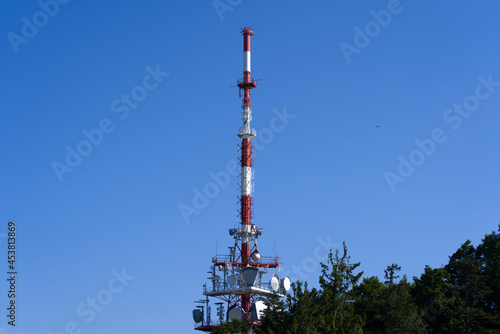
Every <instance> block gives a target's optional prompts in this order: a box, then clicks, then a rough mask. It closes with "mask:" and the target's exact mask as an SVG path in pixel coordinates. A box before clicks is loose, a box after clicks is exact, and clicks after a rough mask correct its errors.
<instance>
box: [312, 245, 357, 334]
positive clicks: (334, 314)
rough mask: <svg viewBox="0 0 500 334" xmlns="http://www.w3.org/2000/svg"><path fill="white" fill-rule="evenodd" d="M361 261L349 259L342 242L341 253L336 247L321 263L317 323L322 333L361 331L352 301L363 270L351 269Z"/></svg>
mask: <svg viewBox="0 0 500 334" xmlns="http://www.w3.org/2000/svg"><path fill="white" fill-rule="evenodd" d="M359 266H360V263H359V262H358V263H350V256H348V255H347V246H346V244H345V242H344V243H343V249H342V256H340V255H339V250H338V249H337V250H336V251H335V255H333V252H332V250H330V253H329V254H328V262H327V263H326V264H323V263H321V267H322V270H321V276H320V278H319V284H320V287H321V295H320V300H319V305H320V306H321V309H322V313H323V317H322V318H321V320H322V323H321V324H320V325H319V326H318V329H319V330H320V332H321V333H362V327H363V320H362V318H361V317H360V316H359V315H358V314H356V312H355V306H354V302H355V299H356V294H355V291H356V287H357V286H358V281H359V280H360V278H361V276H362V275H363V272H359V273H357V274H355V273H354V272H355V271H356V270H357V268H358V267H359Z"/></svg>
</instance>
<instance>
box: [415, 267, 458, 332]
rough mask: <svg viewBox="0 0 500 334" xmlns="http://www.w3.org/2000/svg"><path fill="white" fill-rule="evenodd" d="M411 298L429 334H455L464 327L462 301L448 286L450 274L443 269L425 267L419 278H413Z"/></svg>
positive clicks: (449, 285)
mask: <svg viewBox="0 0 500 334" xmlns="http://www.w3.org/2000/svg"><path fill="white" fill-rule="evenodd" d="M413 280H414V284H413V286H412V290H411V293H412V296H413V299H414V301H415V304H416V305H417V307H418V308H419V310H420V311H421V312H422V314H423V322H424V323H425V324H426V327H427V329H428V331H429V332H430V333H457V332H460V331H461V330H462V329H463V327H464V324H465V322H464V320H463V319H462V318H461V308H462V304H463V302H462V300H461V299H460V298H459V297H458V296H457V294H456V292H454V291H453V288H452V286H451V284H450V274H449V273H448V272H447V271H446V270H444V269H443V268H436V269H432V268H431V267H429V266H425V270H424V273H423V274H422V275H421V276H420V278H417V277H413Z"/></svg>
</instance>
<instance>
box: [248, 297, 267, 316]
mask: <svg viewBox="0 0 500 334" xmlns="http://www.w3.org/2000/svg"><path fill="white" fill-rule="evenodd" d="M266 308H267V305H266V303H265V302H264V300H263V299H262V298H258V299H256V300H255V301H254V302H253V304H252V307H251V308H250V317H251V319H254V320H262V318H263V317H264V310H265V309H266Z"/></svg>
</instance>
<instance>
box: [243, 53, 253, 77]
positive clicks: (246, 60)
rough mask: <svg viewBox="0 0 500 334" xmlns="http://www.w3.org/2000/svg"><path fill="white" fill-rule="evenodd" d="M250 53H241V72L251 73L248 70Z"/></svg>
mask: <svg viewBox="0 0 500 334" xmlns="http://www.w3.org/2000/svg"><path fill="white" fill-rule="evenodd" d="M250 67H251V66H250V51H245V52H243V71H244V72H252V71H251V70H250Z"/></svg>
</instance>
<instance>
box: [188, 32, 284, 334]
mask: <svg viewBox="0 0 500 334" xmlns="http://www.w3.org/2000/svg"><path fill="white" fill-rule="evenodd" d="M241 35H242V36H243V79H240V80H238V87H239V89H240V93H241V91H243V105H242V112H243V117H242V120H243V126H242V127H241V128H240V129H239V130H238V133H237V134H238V137H240V138H241V147H240V149H241V158H240V161H241V172H240V176H241V181H240V190H241V194H240V210H239V211H240V222H239V224H238V227H237V228H232V229H230V230H229V235H230V236H232V237H233V238H234V240H235V242H234V246H231V247H229V255H218V254H216V256H215V257H213V258H212V266H211V267H210V271H209V272H208V273H209V274H211V276H210V277H209V279H210V280H211V286H207V285H206V284H205V285H204V289H203V294H204V295H205V299H202V300H200V301H198V303H200V306H198V307H197V309H195V310H193V319H194V321H195V322H196V325H195V329H197V330H201V331H211V330H212V329H214V328H215V327H218V326H220V325H221V324H222V323H224V322H226V321H229V320H231V319H233V318H242V319H246V320H248V321H249V324H250V326H251V327H250V328H249V333H251V332H252V328H254V327H255V326H258V325H259V323H260V320H261V317H262V311H263V310H264V309H265V307H266V306H265V303H264V302H265V298H266V297H268V296H270V295H272V294H273V293H282V292H285V291H288V289H289V288H290V280H289V279H288V278H287V277H285V278H284V279H282V280H281V281H280V280H279V278H278V275H277V271H278V267H279V259H278V257H277V256H276V255H275V256H268V257H263V256H261V254H260V253H259V251H258V249H257V238H258V237H259V236H260V235H261V234H262V229H260V228H258V227H257V225H255V224H253V223H252V213H253V211H252V204H253V170H252V166H253V159H252V153H253V148H252V138H254V137H255V136H256V135H257V134H256V132H255V130H254V129H252V128H251V126H250V122H251V120H252V104H251V99H250V91H251V90H252V89H253V88H255V87H256V86H257V84H256V82H255V80H254V79H252V78H251V77H250V73H251V51H250V39H251V37H252V35H253V30H252V28H243V29H242V30H241ZM270 269H271V270H273V271H274V274H273V275H272V277H271V279H270V281H268V282H269V283H267V282H264V281H263V277H262V276H263V275H264V274H266V273H268V272H269V270H270ZM210 297H215V298H217V299H219V300H222V301H224V302H226V303H227V312H225V311H224V303H216V304H217V305H218V307H217V316H218V319H217V320H215V321H212V319H211V307H210Z"/></svg>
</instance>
